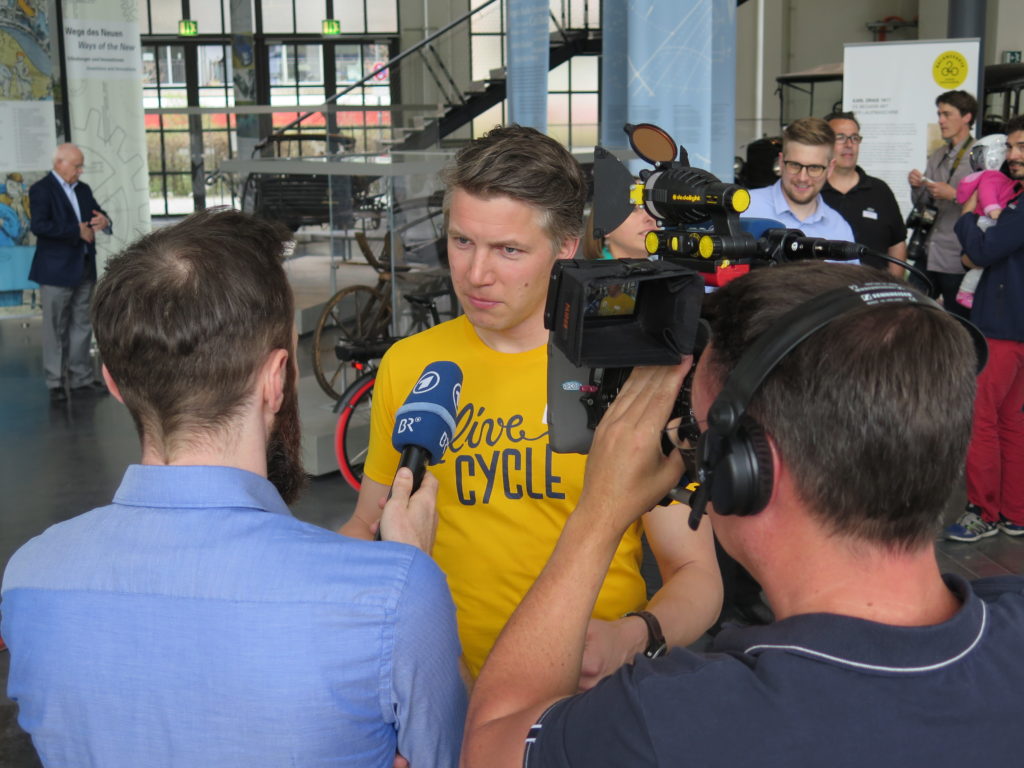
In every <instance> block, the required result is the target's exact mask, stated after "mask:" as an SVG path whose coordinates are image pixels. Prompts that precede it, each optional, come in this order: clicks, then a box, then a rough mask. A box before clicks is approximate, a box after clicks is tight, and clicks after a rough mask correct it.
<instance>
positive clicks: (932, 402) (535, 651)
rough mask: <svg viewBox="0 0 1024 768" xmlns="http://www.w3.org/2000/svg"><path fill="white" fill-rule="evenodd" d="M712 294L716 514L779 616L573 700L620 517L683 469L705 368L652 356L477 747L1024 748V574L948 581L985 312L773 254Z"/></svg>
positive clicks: (815, 755) (739, 761)
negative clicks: (656, 362) (940, 536)
mask: <svg viewBox="0 0 1024 768" xmlns="http://www.w3.org/2000/svg"><path fill="white" fill-rule="evenodd" d="M707 313H708V314H709V315H710V322H711V328H712V334H711V344H710V346H709V347H708V348H706V349H705V350H704V352H703V354H702V356H701V358H700V360H699V362H698V364H697V370H696V374H695V378H694V381H693V387H692V392H693V410H694V414H695V416H696V420H697V423H698V425H699V427H700V428H701V430H702V431H703V435H702V437H701V444H700V446H699V447H698V454H699V456H700V457H701V464H702V480H708V479H709V478H710V480H711V482H710V483H709V487H710V488H711V489H712V490H711V494H712V495H711V505H710V521H711V522H712V523H713V524H714V528H715V533H716V535H717V536H718V538H719V540H720V541H721V543H722V545H723V546H724V547H725V548H726V549H727V550H728V551H729V553H730V554H732V555H733V556H734V557H735V558H736V559H737V560H738V561H739V562H740V563H741V564H743V565H744V566H745V567H746V568H747V569H748V570H749V571H750V572H751V573H752V574H753V575H754V577H755V578H756V579H757V580H758V582H760V583H761V585H762V586H763V587H764V592H765V595H766V597H767V599H768V602H769V603H770V605H771V608H772V610H773V611H774V613H775V616H776V618H777V621H776V622H775V623H774V624H770V625H767V626H758V627H745V628H736V627H733V628H727V629H725V630H724V631H723V632H721V633H720V634H719V635H718V636H717V637H716V638H715V639H714V641H713V644H712V647H711V653H707V654H696V653H692V652H690V651H688V650H686V649H682V648H672V649H670V651H669V652H668V653H667V654H666V655H665V656H664V657H663V658H653V659H649V658H644V657H643V656H637V657H636V659H635V660H634V662H633V663H632V664H630V665H626V666H624V667H622V668H620V669H619V670H618V671H617V672H616V673H615V674H613V675H612V676H610V677H608V678H607V679H605V680H604V681H603V682H602V683H600V684H599V685H598V686H596V687H595V688H594V689H592V690H590V691H588V692H586V693H582V694H579V695H575V696H574V695H573V694H575V693H576V684H577V683H576V681H577V676H578V669H579V658H580V655H581V653H582V648H583V644H584V638H585V632H586V619H587V616H588V615H589V610H590V605H591V604H592V603H593V600H594V596H595V595H596V594H597V591H598V590H599V589H600V586H601V579H602V576H603V572H604V567H605V565H606V563H607V561H608V558H610V557H611V553H612V552H613V551H614V544H615V542H616V541H617V536H618V535H619V533H621V531H622V530H623V529H624V528H625V527H626V526H627V525H629V524H630V523H631V522H632V520H634V519H635V518H636V517H637V516H639V515H640V514H642V513H643V511H644V510H645V509H646V508H647V507H648V506H650V505H652V504H655V503H657V501H658V499H659V498H660V497H661V494H663V493H665V491H666V490H667V489H669V488H670V487H671V486H672V485H673V484H674V483H675V482H676V481H677V480H678V478H679V476H680V473H681V472H682V468H683V462H682V460H681V458H680V457H679V456H678V455H676V452H671V453H670V455H668V456H666V455H664V453H663V452H662V449H661V439H662V434H663V431H664V425H665V423H666V420H667V419H668V416H669V414H670V412H671V410H672V406H673V403H674V401H675V399H676V394H677V392H678V390H679V387H680V385H681V382H682V380H683V375H684V374H685V373H686V371H687V369H688V368H689V366H690V361H689V360H686V361H684V362H683V363H682V364H681V365H679V366H678V367H668V366H666V367H663V368H641V369H637V370H636V371H634V372H633V374H632V376H631V377H630V379H629V381H628V382H627V384H626V385H625V387H623V389H622V391H621V392H620V394H619V396H618V398H617V399H616V401H615V402H614V403H613V405H612V407H611V408H610V409H609V410H608V412H607V413H606V414H605V416H604V417H603V419H602V421H601V423H600V425H599V427H598V429H597V434H596V438H595V441H594V445H593V448H592V450H591V453H590V457H589V460H588V464H587V474H586V481H585V484H584V490H583V494H582V495H581V498H580V501H579V504H578V505H577V507H576V509H575V511H574V512H573V513H572V515H571V516H570V518H569V520H568V522H567V523H566V526H565V530H564V532H563V535H562V537H561V538H560V539H559V541H558V543H557V545H556V546H555V550H554V552H553V553H552V556H551V559H550V560H549V562H548V564H547V567H546V568H545V570H544V572H543V573H542V575H541V577H540V578H539V579H538V580H537V582H536V583H535V584H534V586H533V588H532V589H531V591H530V592H529V594H528V595H527V596H526V598H525V599H524V600H523V602H522V603H521V604H520V606H519V608H518V610H517V611H516V613H515V614H513V616H512V618H511V619H510V620H509V623H508V624H507V626H506V627H505V630H504V631H503V633H502V635H501V637H499V639H498V642H497V644H496V645H495V647H494V650H493V651H492V652H491V655H490V657H489V659H488V661H487V662H486V663H485V664H484V667H483V670H482V672H481V674H480V677H479V678H478V679H477V683H476V687H475V688H474V691H473V696H472V698H471V701H470V709H469V714H468V717H467V722H466V740H465V742H464V747H463V765H464V766H466V767H467V768H474V767H475V766H488V767H489V768H490V767H493V766H498V767H500V766H519V765H525V766H527V767H528V768H537V767H538V766H554V765H559V766H562V765H581V766H582V765H585V766H588V768H596V767H599V766H623V765H628V766H631V767H635V766H654V765H658V766H661V765H728V766H761V767H763V766H786V767H787V768H788V767H789V766H794V765H799V766H819V765H828V766H850V767H851V768H852V767H853V766H865V765H870V766H876V767H878V766H883V767H887V766H892V768H896V767H897V766H899V767H900V768H902V767H903V766H908V765H913V766H925V765H927V766H932V767H934V766H940V767H941V768H944V767H947V766H948V767H949V768H953V767H954V766H955V767H957V768H959V767H960V766H964V765H993V766H994V765H1017V764H1019V762H1020V745H1019V743H1018V738H1017V733H1018V732H1017V728H1016V723H1017V720H1018V719H1019V708H1020V701H1021V693H1020V692H1021V691H1022V690H1024V668H1022V667H1021V666H1020V665H1016V664H1013V663H1008V662H1007V648H1014V647H1016V646H1017V645H1019V643H1020V638H1021V636H1022V633H1024V579H1022V578H1021V577H1017V576H1007V577H1002V578H996V579H987V580H983V581H978V582H974V583H968V582H967V581H965V580H964V579H962V578H960V577H958V576H945V577H943V576H942V575H941V574H940V571H939V567H938V564H937V562H936V558H935V550H934V537H935V533H936V530H937V528H938V525H939V521H940V517H941V515H942V513H943V511H944V508H945V506H946V503H947V502H948V500H949V497H950V495H951V494H952V493H953V489H954V486H955V485H956V483H957V482H958V477H959V473H960V470H961V467H962V465H963V460H964V453H965V450H966V446H967V440H968V436H969V434H970V420H971V402H972V399H973V394H974V378H975V372H976V369H977V364H978V362H979V360H978V358H979V356H980V355H982V354H983V352H982V349H983V341H982V340H981V337H980V335H978V334H977V329H973V334H969V333H967V332H965V330H964V329H963V328H962V327H961V326H960V322H961V321H959V320H958V319H957V318H954V317H953V316H951V315H949V314H948V313H947V312H945V311H943V310H942V309H941V308H939V307H938V305H936V304H934V303H933V302H928V301H927V300H926V299H924V297H922V296H920V295H919V294H917V293H916V292H913V291H912V290H911V289H907V288H903V287H901V286H900V285H899V283H898V282H897V281H895V280H893V279H892V278H890V277H888V276H886V275H884V274H883V273H880V272H878V271H877V270H873V269H869V268H867V267H860V266H850V265H843V264H820V263H809V262H804V263H800V264H792V265H788V266H784V267H779V268H775V269H763V270H758V271H756V272H752V273H751V274H749V275H746V276H743V277H741V278H739V279H737V280H735V281H733V282H731V283H729V284H728V285H727V286H725V287H723V288H721V289H719V290H718V291H717V292H716V293H714V294H713V295H711V296H710V297H709V298H708V307H707ZM969 330H970V329H969ZM972 335H973V341H974V343H973V344H972ZM778 339H787V343H786V344H782V343H781V342H776V340H778ZM768 340H772V341H773V342H776V343H779V345H780V346H779V347H778V348H772V346H771V345H769V344H767V342H768ZM788 342H794V343H795V346H789V344H788ZM908 466H909V467H914V468H915V471H914V472H907V467H908ZM744 478H745V479H746V481H747V482H746V486H745V487H744V484H743V483H741V480H743V479H744ZM723 479H724V481H723ZM723 512H730V513H731V514H722V513H723ZM699 519H700V518H699V517H697V518H696V520H697V521H699ZM679 524H680V525H685V524H686V520H685V518H684V517H683V518H681V519H680V521H679ZM703 524H705V525H706V524H707V522H705V523H703ZM964 734H979V737H978V738H965V737H964Z"/></svg>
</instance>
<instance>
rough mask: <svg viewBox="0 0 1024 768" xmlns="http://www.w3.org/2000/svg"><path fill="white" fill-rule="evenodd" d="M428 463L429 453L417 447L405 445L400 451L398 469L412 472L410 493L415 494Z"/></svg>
mask: <svg viewBox="0 0 1024 768" xmlns="http://www.w3.org/2000/svg"><path fill="white" fill-rule="evenodd" d="M429 461H430V451H428V450H427V449H426V448H423V447H421V446H419V445H407V446H405V448H403V449H402V460H401V461H400V462H398V469H401V468H402V467H408V468H409V469H411V470H412V491H411V492H410V493H416V491H418V490H419V488H420V484H421V483H422V482H423V473H424V472H426V471H427V462H429Z"/></svg>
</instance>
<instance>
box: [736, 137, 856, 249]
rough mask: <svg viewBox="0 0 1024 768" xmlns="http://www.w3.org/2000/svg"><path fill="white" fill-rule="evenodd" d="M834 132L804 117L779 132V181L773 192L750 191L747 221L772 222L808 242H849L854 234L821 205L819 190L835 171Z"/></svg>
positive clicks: (835, 215)
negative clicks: (797, 232) (815, 239)
mask: <svg viewBox="0 0 1024 768" xmlns="http://www.w3.org/2000/svg"><path fill="white" fill-rule="evenodd" d="M835 143H836V136H835V132H834V131H833V130H832V129H831V128H830V127H829V125H828V123H826V122H825V121H824V120H822V119H821V118H817V117H802V118H800V119H799V120H795V121H793V122H792V123H790V124H789V125H787V126H786V129H785V130H784V131H783V132H782V152H780V153H779V170H780V175H781V178H780V179H779V180H778V181H777V182H776V183H775V184H773V185H772V186H770V187H764V188H762V189H752V190H751V191H750V207H749V208H747V210H746V211H745V212H744V213H743V214H741V215H742V216H744V217H746V218H758V219H775V220H776V221H778V222H780V223H782V224H783V225H785V226H786V227H789V228H790V229H799V230H800V231H802V232H803V233H804V234H805V235H807V236H808V237H825V238H828V239H829V240H847V241H849V242H853V230H852V229H851V228H850V225H849V224H848V223H847V222H846V219H844V218H843V217H842V216H841V215H840V214H839V213H838V212H837V211H836V210H835V209H833V208H831V207H829V205H828V204H827V203H826V202H825V201H824V200H823V199H822V197H821V190H822V187H824V186H825V182H826V180H827V179H828V174H829V171H831V170H832V167H833V165H835V160H834V159H833V157H832V150H833V148H834V146H835Z"/></svg>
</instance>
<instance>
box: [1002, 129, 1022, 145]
mask: <svg viewBox="0 0 1024 768" xmlns="http://www.w3.org/2000/svg"><path fill="white" fill-rule="evenodd" d="M1006 143H1007V145H1008V146H1017V145H1018V144H1024V131H1014V132H1013V133H1011V134H1010V135H1009V136H1007V137H1006Z"/></svg>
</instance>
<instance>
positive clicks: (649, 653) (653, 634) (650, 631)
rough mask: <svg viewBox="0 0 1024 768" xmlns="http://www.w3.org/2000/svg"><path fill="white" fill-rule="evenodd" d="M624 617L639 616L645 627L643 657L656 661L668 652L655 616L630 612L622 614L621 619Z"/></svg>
mask: <svg viewBox="0 0 1024 768" xmlns="http://www.w3.org/2000/svg"><path fill="white" fill-rule="evenodd" d="M626 616H639V617H640V618H641V619H643V620H644V624H646V625H647V647H646V648H644V656H646V657H647V658H648V659H656V658H658V657H659V656H661V655H662V654H664V653H665V651H667V650H668V645H667V644H666V643H665V636H664V635H663V634H662V633H661V624H659V623H658V617H657V616H655V615H654V614H653V613H651V612H650V611H630V612H629V613H626V614H623V616H622V618H626Z"/></svg>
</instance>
